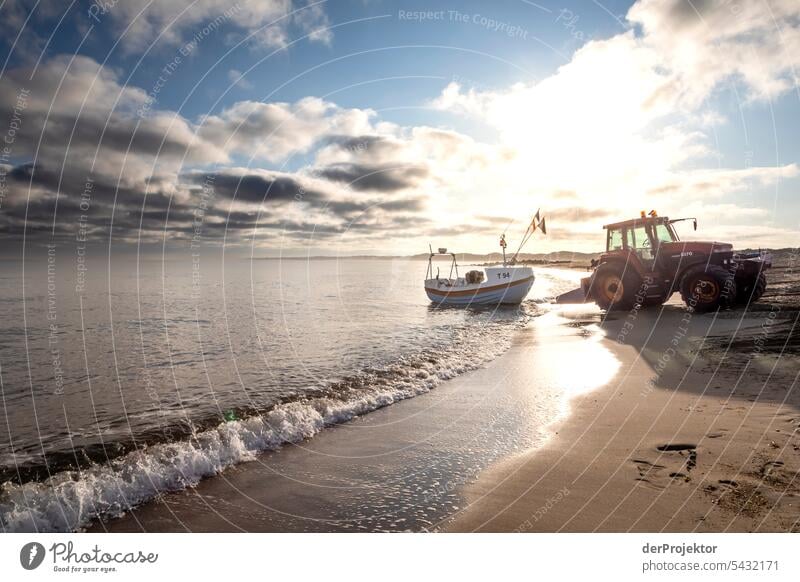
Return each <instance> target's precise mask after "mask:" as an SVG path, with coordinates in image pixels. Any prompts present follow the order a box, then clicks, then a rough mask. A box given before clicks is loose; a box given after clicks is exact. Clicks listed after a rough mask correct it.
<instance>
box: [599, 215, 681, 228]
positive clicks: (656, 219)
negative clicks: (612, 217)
mask: <svg viewBox="0 0 800 582" xmlns="http://www.w3.org/2000/svg"><path fill="white" fill-rule="evenodd" d="M667 223H669V218H668V217H666V216H647V217H645V218H632V219H630V220H623V221H622V222H612V223H611V224H605V225H603V228H606V229H608V228H624V227H633V228H636V227H637V226H639V225H642V224H667Z"/></svg>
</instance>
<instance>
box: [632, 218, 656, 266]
mask: <svg viewBox="0 0 800 582" xmlns="http://www.w3.org/2000/svg"><path fill="white" fill-rule="evenodd" d="M628 232H629V233H631V235H632V236H633V248H634V250H635V251H636V254H637V255H639V257H641V259H642V260H643V261H649V260H650V259H652V258H653V245H652V244H650V237H649V236H648V234H647V228H646V227H645V226H644V225H642V226H637V227H636V228H632V229H630V230H629V231H628Z"/></svg>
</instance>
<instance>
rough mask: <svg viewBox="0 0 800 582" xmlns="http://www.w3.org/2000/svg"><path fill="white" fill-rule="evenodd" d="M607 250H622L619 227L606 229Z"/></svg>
mask: <svg viewBox="0 0 800 582" xmlns="http://www.w3.org/2000/svg"><path fill="white" fill-rule="evenodd" d="M608 250H609V251H619V250H622V230H620V229H619V228H614V229H610V230H609V231H608Z"/></svg>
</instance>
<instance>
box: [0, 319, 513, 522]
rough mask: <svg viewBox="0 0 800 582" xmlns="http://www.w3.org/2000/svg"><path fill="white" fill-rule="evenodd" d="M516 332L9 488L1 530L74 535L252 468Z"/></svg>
mask: <svg viewBox="0 0 800 582" xmlns="http://www.w3.org/2000/svg"><path fill="white" fill-rule="evenodd" d="M515 327H516V326H514V325H508V324H505V325H502V324H498V325H494V324H492V325H488V326H484V327H482V328H481V329H474V328H473V329H464V330H462V331H461V333H460V335H461V337H460V338H459V341H457V342H455V343H454V344H453V346H455V347H453V346H451V347H450V348H448V349H445V350H442V351H440V352H437V353H435V354H434V355H433V357H432V356H431V355H430V354H427V353H426V354H419V355H418V356H417V357H410V358H405V359H403V360H401V361H399V362H396V363H394V364H391V365H390V366H387V367H386V368H385V369H383V370H381V371H382V372H384V373H383V374H382V375H379V376H376V378H375V382H374V383H367V385H368V386H370V387H368V388H364V389H358V390H353V391H350V392H348V396H347V397H345V398H315V399H310V400H306V401H297V402H291V403H285V404H280V405H278V406H276V407H275V408H274V409H272V410H271V411H270V412H268V413H266V414H264V415H261V416H254V417H250V418H246V419H243V420H234V421H230V422H225V423H222V424H220V425H219V426H217V427H215V428H213V429H209V430H205V431H202V432H199V433H197V434H196V435H194V436H193V437H192V438H190V439H186V440H183V441H178V442H171V443H163V444H157V445H153V446H150V447H148V448H146V449H142V450H139V451H136V452H132V453H129V454H127V455H125V456H123V457H120V458H118V459H115V460H113V461H111V462H109V463H106V464H102V465H95V466H92V467H90V468H88V469H85V470H83V471H80V472H78V471H64V472H61V473H58V474H56V475H54V476H53V477H51V478H50V479H48V480H46V481H43V482H29V483H25V484H22V485H19V484H11V483H7V484H6V485H4V486H3V487H2V490H0V525H2V528H3V529H4V530H5V531H12V532H15V531H16V532H19V531H26V532H32V531H50V532H53V531H57V532H62V531H74V530H77V529H80V528H82V527H84V526H86V525H87V524H89V523H90V522H91V521H92V520H93V519H95V518H97V517H100V516H114V515H119V514H122V513H124V512H125V511H127V510H129V509H130V508H132V507H135V506H137V505H139V504H142V503H144V502H146V501H148V500H150V499H152V498H154V497H155V496H157V495H159V494H161V493H164V492H168V491H178V490H181V489H185V488H187V487H192V486H194V485H196V484H197V483H198V482H199V481H200V480H202V479H204V478H206V477H210V476H212V475H215V474H217V473H219V472H220V471H223V470H224V469H226V468H227V467H230V466H233V465H235V464H237V463H242V462H246V461H251V460H253V459H254V458H255V456H256V455H257V454H258V453H260V452H264V451H269V450H274V449H276V448H278V447H280V446H281V445H283V444H287V443H296V442H299V441H302V440H304V439H307V438H310V437H313V436H314V435H315V434H317V433H318V432H319V431H320V430H322V429H323V428H325V427H326V426H329V425H334V424H339V423H342V422H347V421H349V420H351V419H352V418H354V417H356V416H358V415H361V414H364V413H367V412H370V411H373V410H376V409H378V408H382V407H384V406H388V405H390V404H392V403H394V402H397V401H400V400H404V399H406V398H412V397H414V396H416V395H419V394H422V393H425V392H428V391H429V390H431V389H432V388H434V387H435V386H436V385H437V384H439V383H440V382H441V381H443V380H446V379H449V378H452V377H455V376H457V375H459V374H461V373H463V372H466V371H468V370H472V369H475V368H477V367H480V366H482V365H483V364H485V363H486V362H487V361H489V360H491V359H493V358H495V357H496V356H498V355H499V354H500V353H502V352H503V351H505V350H506V349H507V348H508V346H509V345H510V339H511V335H512V333H513V330H514V329H515Z"/></svg>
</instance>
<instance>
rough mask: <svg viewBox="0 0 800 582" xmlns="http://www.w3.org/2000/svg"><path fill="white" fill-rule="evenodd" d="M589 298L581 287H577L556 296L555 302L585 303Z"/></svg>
mask: <svg viewBox="0 0 800 582" xmlns="http://www.w3.org/2000/svg"><path fill="white" fill-rule="evenodd" d="M590 300H591V299H590V297H589V296H588V295H587V294H586V291H584V289H583V287H578V288H577V289H573V290H572V291H568V292H566V293H562V294H561V295H559V296H557V297H556V303H586V302H587V301H590Z"/></svg>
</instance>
